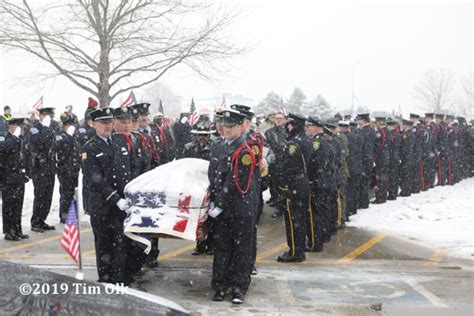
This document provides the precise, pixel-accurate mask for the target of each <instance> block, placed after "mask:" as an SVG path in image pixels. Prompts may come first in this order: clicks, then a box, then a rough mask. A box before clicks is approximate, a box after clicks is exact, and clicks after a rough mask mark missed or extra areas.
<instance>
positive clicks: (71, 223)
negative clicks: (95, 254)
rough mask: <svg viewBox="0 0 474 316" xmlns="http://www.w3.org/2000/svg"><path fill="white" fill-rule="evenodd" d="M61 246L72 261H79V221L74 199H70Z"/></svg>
mask: <svg viewBox="0 0 474 316" xmlns="http://www.w3.org/2000/svg"><path fill="white" fill-rule="evenodd" d="M61 246H62V247H63V248H64V250H66V252H67V253H68V254H69V255H70V256H71V258H72V259H73V260H74V261H76V262H78V261H79V249H80V244H79V222H78V220H77V204H76V201H74V200H73V201H72V203H71V206H70V207H69V213H68V214H67V219H66V225H64V231H63V239H62V240H61Z"/></svg>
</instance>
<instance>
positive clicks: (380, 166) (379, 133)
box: [374, 117, 390, 204]
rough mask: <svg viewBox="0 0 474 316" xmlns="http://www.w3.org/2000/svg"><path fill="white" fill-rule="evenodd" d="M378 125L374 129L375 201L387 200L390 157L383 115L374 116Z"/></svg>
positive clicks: (388, 136) (382, 201)
mask: <svg viewBox="0 0 474 316" xmlns="http://www.w3.org/2000/svg"><path fill="white" fill-rule="evenodd" d="M375 120H376V122H377V123H378V125H379V126H377V127H376V129H375V143H374V175H375V203H377V204H381V203H385V202H386V201H387V186H388V183H387V182H388V180H387V167H388V163H389V159H390V142H389V141H388V140H389V139H390V133H389V131H388V130H387V128H386V127H385V117H376V118H375Z"/></svg>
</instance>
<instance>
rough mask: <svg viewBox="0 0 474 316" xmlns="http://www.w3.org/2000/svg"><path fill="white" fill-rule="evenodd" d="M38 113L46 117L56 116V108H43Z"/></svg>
mask: <svg viewBox="0 0 474 316" xmlns="http://www.w3.org/2000/svg"><path fill="white" fill-rule="evenodd" d="M38 112H39V113H40V114H44V115H54V108H53V107H49V108H41V109H39V110H38Z"/></svg>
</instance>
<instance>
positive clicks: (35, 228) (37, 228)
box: [31, 226, 44, 233]
mask: <svg viewBox="0 0 474 316" xmlns="http://www.w3.org/2000/svg"><path fill="white" fill-rule="evenodd" d="M31 231H32V232H35V233H44V229H43V227H41V226H31Z"/></svg>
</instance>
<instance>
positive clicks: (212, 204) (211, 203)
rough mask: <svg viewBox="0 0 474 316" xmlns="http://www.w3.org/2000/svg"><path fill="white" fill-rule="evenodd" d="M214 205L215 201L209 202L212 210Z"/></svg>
mask: <svg viewBox="0 0 474 316" xmlns="http://www.w3.org/2000/svg"><path fill="white" fill-rule="evenodd" d="M214 206H215V205H214V202H210V203H209V209H210V210H212V209H213V208H214Z"/></svg>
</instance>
